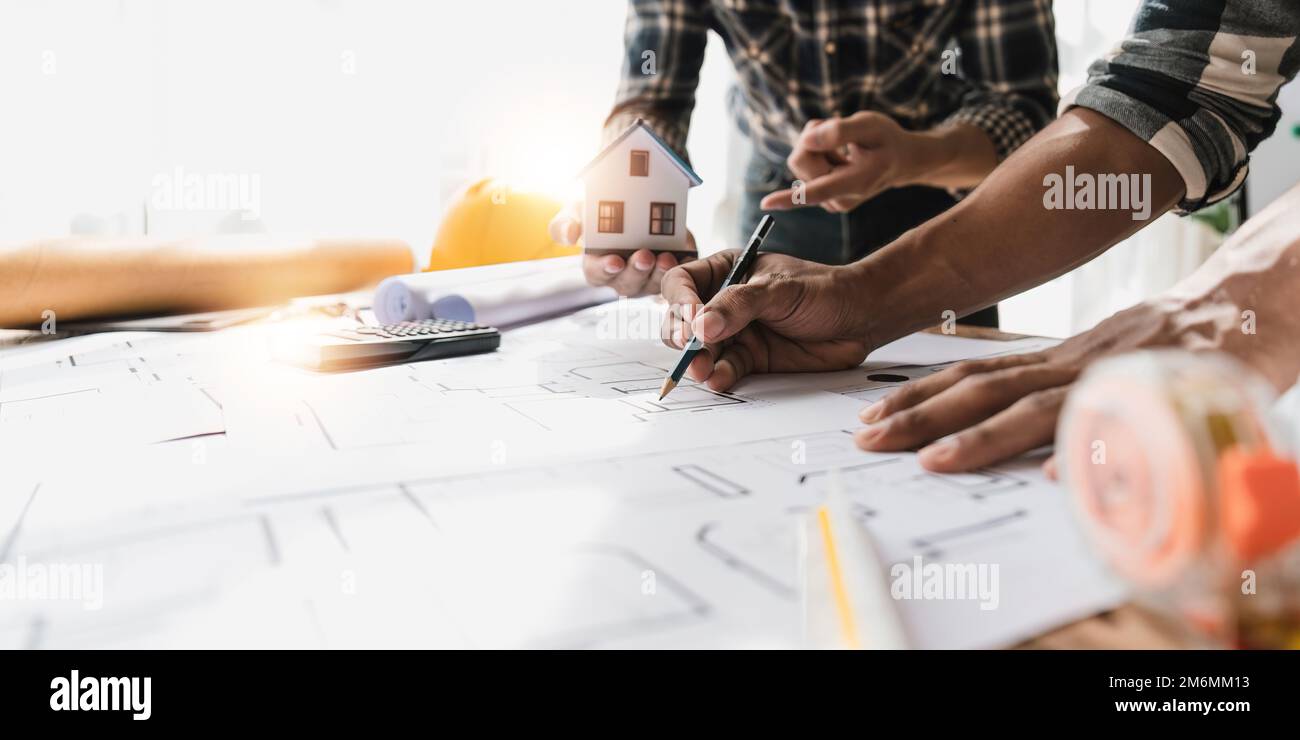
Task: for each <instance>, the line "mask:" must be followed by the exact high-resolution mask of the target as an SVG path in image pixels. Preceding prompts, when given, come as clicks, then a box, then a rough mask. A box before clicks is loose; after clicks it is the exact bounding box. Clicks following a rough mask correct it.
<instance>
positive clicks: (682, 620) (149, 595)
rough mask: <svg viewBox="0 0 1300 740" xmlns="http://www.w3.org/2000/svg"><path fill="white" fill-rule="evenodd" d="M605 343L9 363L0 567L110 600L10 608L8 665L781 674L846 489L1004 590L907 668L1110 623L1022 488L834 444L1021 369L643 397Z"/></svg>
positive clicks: (1036, 501) (900, 531)
mask: <svg viewBox="0 0 1300 740" xmlns="http://www.w3.org/2000/svg"><path fill="white" fill-rule="evenodd" d="M599 310H608V309H599ZM595 320H597V317H596V315H595V313H594V312H587V313H585V314H579V315H577V316H574V317H569V318H564V319H558V320H554V321H551V322H547V323H544V324H540V325H534V326H531V327H528V328H525V329H521V330H516V331H512V332H508V333H507V334H506V335H505V340H504V341H503V344H502V348H501V350H500V351H498V352H496V353H493V354H489V355H482V356H476V357H468V358H459V359H455V360H450V361H445V362H429V363H420V364H412V365H403V366H394V367H388V368H382V369H376V370H369V371H364V372H355V373H342V374H313V373H310V372H308V371H303V370H298V369H294V368H289V367H285V366H280V365H276V364H274V363H272V362H271V361H270V360H269V359H268V357H269V352H268V347H269V346H270V344H271V343H273V342H274V341H276V333H277V332H278V331H284V330H285V327H281V326H276V325H267V326H249V327H240V328H237V329H232V330H227V331H225V332H221V333H218V334H213V335H201V336H193V335H183V336H167V335H158V334H117V335H94V336H87V337H81V338H75V339H71V340H61V341H58V342H49V343H36V344H33V345H30V346H24V347H22V348H19V350H20V351H13V350H10V351H6V352H4V353H0V438H3V440H4V441H5V446H4V449H5V450H6V454H5V465H4V466H3V468H2V469H0V480H3V485H0V517H2V518H0V564H3V565H5V566H8V567H9V568H11V569H12V572H13V573H18V572H20V571H19V569H20V568H22V569H26V570H25V571H23V572H27V573H31V572H33V571H32V569H33V568H36V567H44V568H46V569H47V570H48V569H50V568H63V571H64V576H65V577H66V578H72V577H74V576H76V575H77V574H79V573H81V574H84V573H92V572H94V570H93V569H94V568H96V567H97V568H99V571H98V572H100V573H101V574H102V593H100V594H98V597H97V599H91V600H90V601H97V603H89V602H88V601H87V600H84V599H83V600H81V601H76V600H66V599H64V600H58V599H42V598H25V599H14V600H13V601H11V602H8V603H6V604H5V608H4V610H3V611H0V644H3V645H5V646H33V647H62V646H80V645H110V644H111V645H120V646H127V647H130V646H148V647H163V646H205V647H207V646H211V647H222V646H250V647H253V646H262V645H302V646H315V645H321V646H331V647H352V646H398V645H401V646H431V647H437V646H492V647H507V646H548V647H549V646H559V647H602V646H611V647H618V646H626V647H642V646H646V647H648V646H681V647H709V646H716V647H767V646H770V647H789V646H798V645H799V644H801V640H802V634H801V613H802V611H801V610H802V605H801V603H800V602H801V581H800V579H801V573H800V568H799V562H800V561H799V558H800V553H799V546H798V542H797V537H796V536H795V535H796V532H797V531H798V529H799V526H800V523H801V522H802V521H804V518H805V517H806V516H807V513H808V512H809V511H810V510H811V509H813V508H814V507H816V506H817V505H818V504H819V503H820V502H821V501H822V500H823V498H824V497H825V495H826V492H827V490H828V486H829V485H830V483H829V481H830V479H831V475H832V473H833V474H834V475H835V476H837V477H838V479H839V480H840V481H841V482H842V485H843V487H844V490H845V492H846V494H847V496H848V498H849V500H850V502H851V505H852V510H853V513H854V516H855V518H856V519H857V520H858V521H860V522H861V523H862V525H863V526H864V527H865V528H866V530H867V532H869V533H870V535H871V537H872V538H873V540H874V541H875V542H876V543H877V544H878V547H879V549H880V552H881V553H882V556H883V558H884V560H885V561H886V562H890V563H893V562H912V560H913V559H914V558H916V557H920V558H923V559H924V560H926V561H930V562H941V563H942V562H953V563H982V564H996V565H997V566H998V567H999V568H1000V584H1001V585H1000V591H1001V593H1000V597H999V603H998V607H997V608H996V609H991V610H986V609H981V608H980V607H979V605H978V604H976V603H974V602H971V601H956V600H923V599H916V600H903V601H899V602H898V604H899V609H900V610H901V612H902V614H903V617H904V621H905V623H906V625H907V629H908V632H909V634H910V636H911V638H912V640H913V642H914V644H916V645H918V646H922V647H987V646H996V645H1003V644H1008V643H1010V642H1014V641H1015V640H1018V639H1020V638H1023V637H1025V636H1027V635H1029V634H1031V633H1032V632H1034V631H1036V630H1039V629H1042V628H1044V627H1046V626H1051V625H1053V624H1057V623H1060V622H1062V621H1066V620H1069V619H1071V618H1075V617H1079V616H1084V615H1087V614H1088V613H1091V612H1092V611H1095V610H1096V609H1098V608H1102V607H1105V606H1107V605H1109V604H1110V603H1112V602H1113V601H1114V600H1115V599H1116V598H1118V596H1119V592H1118V591H1117V590H1116V588H1115V587H1114V585H1113V584H1112V582H1111V581H1110V580H1109V579H1108V578H1106V577H1105V576H1104V575H1103V574H1102V573H1101V571H1100V569H1099V568H1098V567H1097V566H1095V565H1094V564H1093V562H1092V560H1091V559H1090V558H1089V557H1088V556H1087V553H1086V550H1085V549H1084V548H1083V546H1082V544H1081V540H1080V539H1079V537H1078V535H1077V534H1076V533H1075V531H1074V525H1073V524H1072V521H1071V515H1070V510H1069V506H1068V501H1067V499H1066V497H1065V494H1064V492H1063V491H1062V490H1061V489H1059V488H1058V487H1056V486H1055V485H1053V484H1050V483H1048V482H1047V481H1045V480H1044V479H1043V478H1042V476H1041V474H1040V473H1039V472H1038V469H1037V462H1036V461H1034V460H1025V461H1020V462H1016V463H1012V464H1008V465H1005V466H999V467H995V468H991V469H987V470H982V471H977V472H974V473H969V474H963V475H951V476H940V475H934V474H930V473H928V472H926V471H925V470H923V469H921V468H920V467H919V466H918V465H917V463H916V461H915V457H914V455H912V454H911V453H894V454H874V453H865V452H862V451H860V450H858V449H857V448H856V447H854V445H853V443H852V437H851V432H852V430H853V429H854V428H855V426H856V425H857V421H856V413H857V410H858V409H859V408H860V406H861V405H862V403H863V402H864V400H872V399H874V398H876V397H878V396H879V395H880V394H883V393H884V392H888V390H889V389H891V388H894V387H897V385H898V384H900V383H902V382H905V381H906V380H908V379H911V378H915V377H920V376H923V375H925V374H928V373H930V372H933V371H934V369H936V368H937V367H941V366H943V365H945V364H947V363H950V362H953V361H955V360H959V359H962V358H963V357H970V356H982V355H989V354H996V353H1003V352H1007V351H1017V350H1023V349H1028V348H1034V347H1035V346H1036V345H1032V344H1027V343H989V342H984V341H976V340H963V339H957V338H954V337H942V336H933V335H925V336H921V337H920V338H919V339H918V338H909V339H907V340H903V342H901V343H899V344H898V345H896V346H891V347H887V348H884V349H882V350H881V351H880V352H879V353H876V354H873V356H872V357H871V358H869V360H868V362H867V363H866V364H864V365H863V366H862V367H860V368H857V369H855V370H850V371H845V372H841V373H829V374H820V375H802V376H796V375H788V376H767V377H755V378H751V379H747V380H746V381H745V382H742V383H741V384H740V385H738V386H737V387H736V388H735V389H734V391H731V392H727V393H718V392H714V391H711V390H709V389H707V388H704V387H702V386H699V385H695V384H692V383H684V384H683V385H682V386H681V387H679V388H678V389H677V390H676V391H675V392H674V393H673V394H672V395H671V396H670V397H669V399H667V400H666V401H659V400H658V398H657V396H658V392H657V391H658V386H659V384H660V382H661V381H662V379H663V376H664V374H665V372H666V371H667V368H669V367H671V363H672V362H673V361H674V359H675V357H676V353H675V352H673V351H670V350H668V349H666V348H664V347H662V346H659V345H658V344H657V342H654V341H650V340H617V341H610V340H602V339H600V338H598V337H597V336H596V335H595V333H594V332H593V331H592V326H593V322H594V321H595ZM908 357H917V358H919V359H921V360H924V361H925V364H909V363H908V361H907V360H908ZM108 410H111V411H113V412H114V416H112V417H111V418H113V419H115V421H116V423H117V425H118V426H117V428H109V427H107V426H106V425H105V423H104V419H105V416H104V414H105V413H106V411H108ZM105 480H111V481H113V482H114V485H113V486H112V488H113V489H114V490H115V491H117V490H123V491H127V493H122V494H118V495H115V496H113V497H112V499H111V500H108V499H106V497H104V496H101V495H99V494H100V491H101V490H102V489H103V481H105Z"/></svg>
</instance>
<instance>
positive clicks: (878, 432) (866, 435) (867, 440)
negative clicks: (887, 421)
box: [858, 424, 885, 445]
mask: <svg viewBox="0 0 1300 740" xmlns="http://www.w3.org/2000/svg"><path fill="white" fill-rule="evenodd" d="M884 433H885V425H884V424H873V425H871V426H869V427H867V428H866V429H863V430H861V431H859V432H858V444H860V445H871V444H874V443H875V442H877V441H879V440H880V438H881V436H883V435H884Z"/></svg>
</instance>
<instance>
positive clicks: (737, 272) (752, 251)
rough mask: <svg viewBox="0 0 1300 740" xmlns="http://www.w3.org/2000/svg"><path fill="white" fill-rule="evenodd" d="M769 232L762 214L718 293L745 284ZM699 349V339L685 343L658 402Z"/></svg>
mask: <svg viewBox="0 0 1300 740" xmlns="http://www.w3.org/2000/svg"><path fill="white" fill-rule="evenodd" d="M771 230H772V216H771V215H770V214H764V215H763V217H762V218H761V219H759V220H758V226H756V227H754V233H753V234H752V235H750V237H749V242H748V243H746V244H745V248H744V249H742V250H740V256H739V257H736V263H735V264H734V265H732V266H731V272H729V273H727V279H726V280H723V281H722V286H721V287H719V288H718V293H721V292H722V291H724V290H726V289H727V288H728V287H729V286H731V285H733V284H736V285H739V284H740V283H743V282H745V278H746V277H747V276H748V274H749V269H750V268H751V267H753V266H754V260H755V259H757V258H758V249H759V247H761V246H763V240H764V239H766V238H767V233H768V232H769V231H771ZM701 349H704V343H703V342H701V341H700V340H699V337H691V341H689V342H687V343H686V346H685V347H684V348H683V349H682V356H681V358H680V359H678V360H677V365H676V366H675V367H674V368H673V371H672V372H670V373H668V377H667V378H664V384H663V385H662V386H660V388H659V400H660V401H662V400H664V397H666V396H667V395H668V394H669V393H671V392H672V390H673V389H674V388H676V387H677V384H678V383H680V382H682V376H683V375H685V374H686V368H688V367H690V365H691V360H693V359H695V355H697V354H699V352H700V350H701Z"/></svg>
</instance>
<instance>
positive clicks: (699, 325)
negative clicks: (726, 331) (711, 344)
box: [694, 313, 726, 342]
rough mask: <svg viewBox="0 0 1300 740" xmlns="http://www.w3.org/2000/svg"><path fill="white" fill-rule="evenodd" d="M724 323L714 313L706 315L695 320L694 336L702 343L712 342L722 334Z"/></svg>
mask: <svg viewBox="0 0 1300 740" xmlns="http://www.w3.org/2000/svg"><path fill="white" fill-rule="evenodd" d="M725 324H726V322H725V321H723V320H722V317H721V316H719V315H717V314H716V313H706V314H704V315H702V316H700V317H699V318H697V319H695V325H694V326H695V334H696V335H697V336H699V338H700V339H703V340H704V341H706V342H708V341H712V340H713V339H714V338H715V337H717V336H718V335H719V334H721V333H722V329H723V327H724V326H725Z"/></svg>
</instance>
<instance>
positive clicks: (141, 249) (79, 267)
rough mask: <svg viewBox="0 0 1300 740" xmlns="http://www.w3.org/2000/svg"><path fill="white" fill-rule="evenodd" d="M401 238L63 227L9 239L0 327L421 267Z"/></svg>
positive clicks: (326, 284) (272, 300)
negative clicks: (50, 315)
mask: <svg viewBox="0 0 1300 740" xmlns="http://www.w3.org/2000/svg"><path fill="white" fill-rule="evenodd" d="M413 269H414V264H413V258H412V252H411V249H410V247H408V246H407V245H406V244H405V243H404V242H402V241H398V240H395V239H295V238H284V237H276V236H273V235H266V234H241V235H228V236H213V237H202V238H191V239H150V238H146V237H138V238H98V237H62V238H57V239H43V240H39V241H33V242H27V243H23V244H17V245H11V246H0V327H10V328H17V327H28V326H36V325H39V324H41V323H42V321H43V320H44V318H45V316H46V314H45V312H46V311H53V312H54V315H55V316H56V317H57V320H59V321H71V320H76V319H88V318H102V317H108V316H125V315H138V314H158V313H190V312H197V311H215V310H220V309H227V308H243V307H249V306H265V305H273V304H276V303H281V302H283V301H285V300H287V299H289V298H294V297H298V296H307V295H321V294H326V293H341V292H345V291H351V290H358V289H361V288H365V287H368V286H370V285H373V284H375V283H377V282H379V281H380V280H382V279H383V278H385V277H388V276H390V275H397V274H401V273H406V272H411V271H412V270H413Z"/></svg>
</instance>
